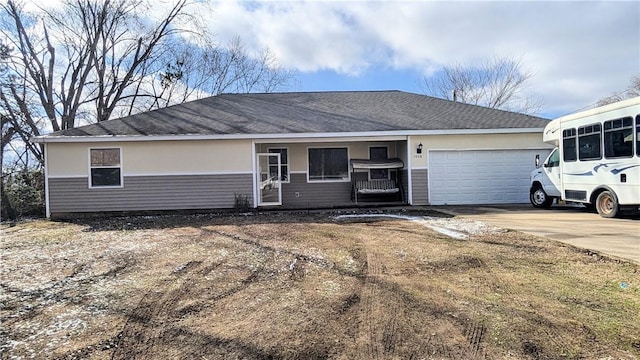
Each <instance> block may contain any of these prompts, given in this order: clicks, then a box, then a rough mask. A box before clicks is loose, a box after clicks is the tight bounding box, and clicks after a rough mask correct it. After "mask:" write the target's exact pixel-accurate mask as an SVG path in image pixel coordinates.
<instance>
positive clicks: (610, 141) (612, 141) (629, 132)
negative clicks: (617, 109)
mask: <svg viewBox="0 0 640 360" xmlns="http://www.w3.org/2000/svg"><path fill="white" fill-rule="evenodd" d="M604 156H605V157H607V158H620V157H632V156H633V118H631V117H626V118H622V119H616V120H609V121H605V122H604Z"/></svg>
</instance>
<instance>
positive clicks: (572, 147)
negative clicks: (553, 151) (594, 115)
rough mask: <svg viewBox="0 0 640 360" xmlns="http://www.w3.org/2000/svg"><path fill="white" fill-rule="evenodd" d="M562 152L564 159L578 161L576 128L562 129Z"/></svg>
mask: <svg viewBox="0 0 640 360" xmlns="http://www.w3.org/2000/svg"><path fill="white" fill-rule="evenodd" d="M562 153H563V155H562V158H563V159H564V161H576V159H577V157H576V129H566V130H563V131H562Z"/></svg>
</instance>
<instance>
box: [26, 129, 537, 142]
mask: <svg viewBox="0 0 640 360" xmlns="http://www.w3.org/2000/svg"><path fill="white" fill-rule="evenodd" d="M543 130H544V128H500V129H442V130H394V131H365V132H338V133H288V134H210V135H200V134H184V135H93V136H49V135H43V136H37V137H33V138H31V141H32V142H34V143H40V144H45V143H81V142H121V141H122V142H130V141H176V140H258V139H259V140H267V139H303V138H307V139H313V138H344V137H377V136H381V137H388V136H421V135H480V134H483V135H487V134H522V133H542V131H543Z"/></svg>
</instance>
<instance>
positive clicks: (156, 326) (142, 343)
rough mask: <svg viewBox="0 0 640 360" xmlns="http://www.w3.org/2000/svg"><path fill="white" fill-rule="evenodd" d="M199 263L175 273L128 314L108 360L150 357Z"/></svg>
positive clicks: (186, 290)
mask: <svg viewBox="0 0 640 360" xmlns="http://www.w3.org/2000/svg"><path fill="white" fill-rule="evenodd" d="M201 264H202V262H199V261H198V262H196V261H191V262H189V263H187V264H186V265H184V266H183V267H181V268H180V269H179V271H177V272H176V271H174V273H173V276H171V277H170V278H169V279H165V280H164V281H162V282H161V284H160V285H158V286H157V287H156V288H157V289H162V290H156V291H153V290H152V291H149V292H147V293H146V294H145V295H144V297H143V298H142V299H141V300H140V303H139V304H138V306H137V307H136V308H135V309H134V310H133V311H132V312H131V315H129V318H128V319H127V322H126V323H125V325H124V328H123V329H122V331H121V333H120V334H119V341H118V343H117V345H116V349H115V351H114V352H113V354H112V355H111V359H135V358H144V357H146V356H147V354H149V353H152V349H153V347H154V345H155V344H156V343H157V341H158V339H160V338H161V337H162V332H163V331H164V330H165V325H166V322H170V321H171V316H170V314H171V313H172V311H173V309H174V308H175V306H176V305H177V303H178V301H179V300H180V298H182V297H184V296H185V295H188V294H189V289H190V288H192V286H190V284H191V283H193V280H192V279H191V278H190V277H189V276H185V275H188V274H189V273H190V272H192V271H193V270H194V269H195V268H198V267H199V266H200V265H201Z"/></svg>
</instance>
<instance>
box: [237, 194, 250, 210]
mask: <svg viewBox="0 0 640 360" xmlns="http://www.w3.org/2000/svg"><path fill="white" fill-rule="evenodd" d="M233 196H234V202H233V208H234V209H236V210H238V211H249V208H250V207H251V204H250V203H249V196H247V195H245V194H233Z"/></svg>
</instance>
